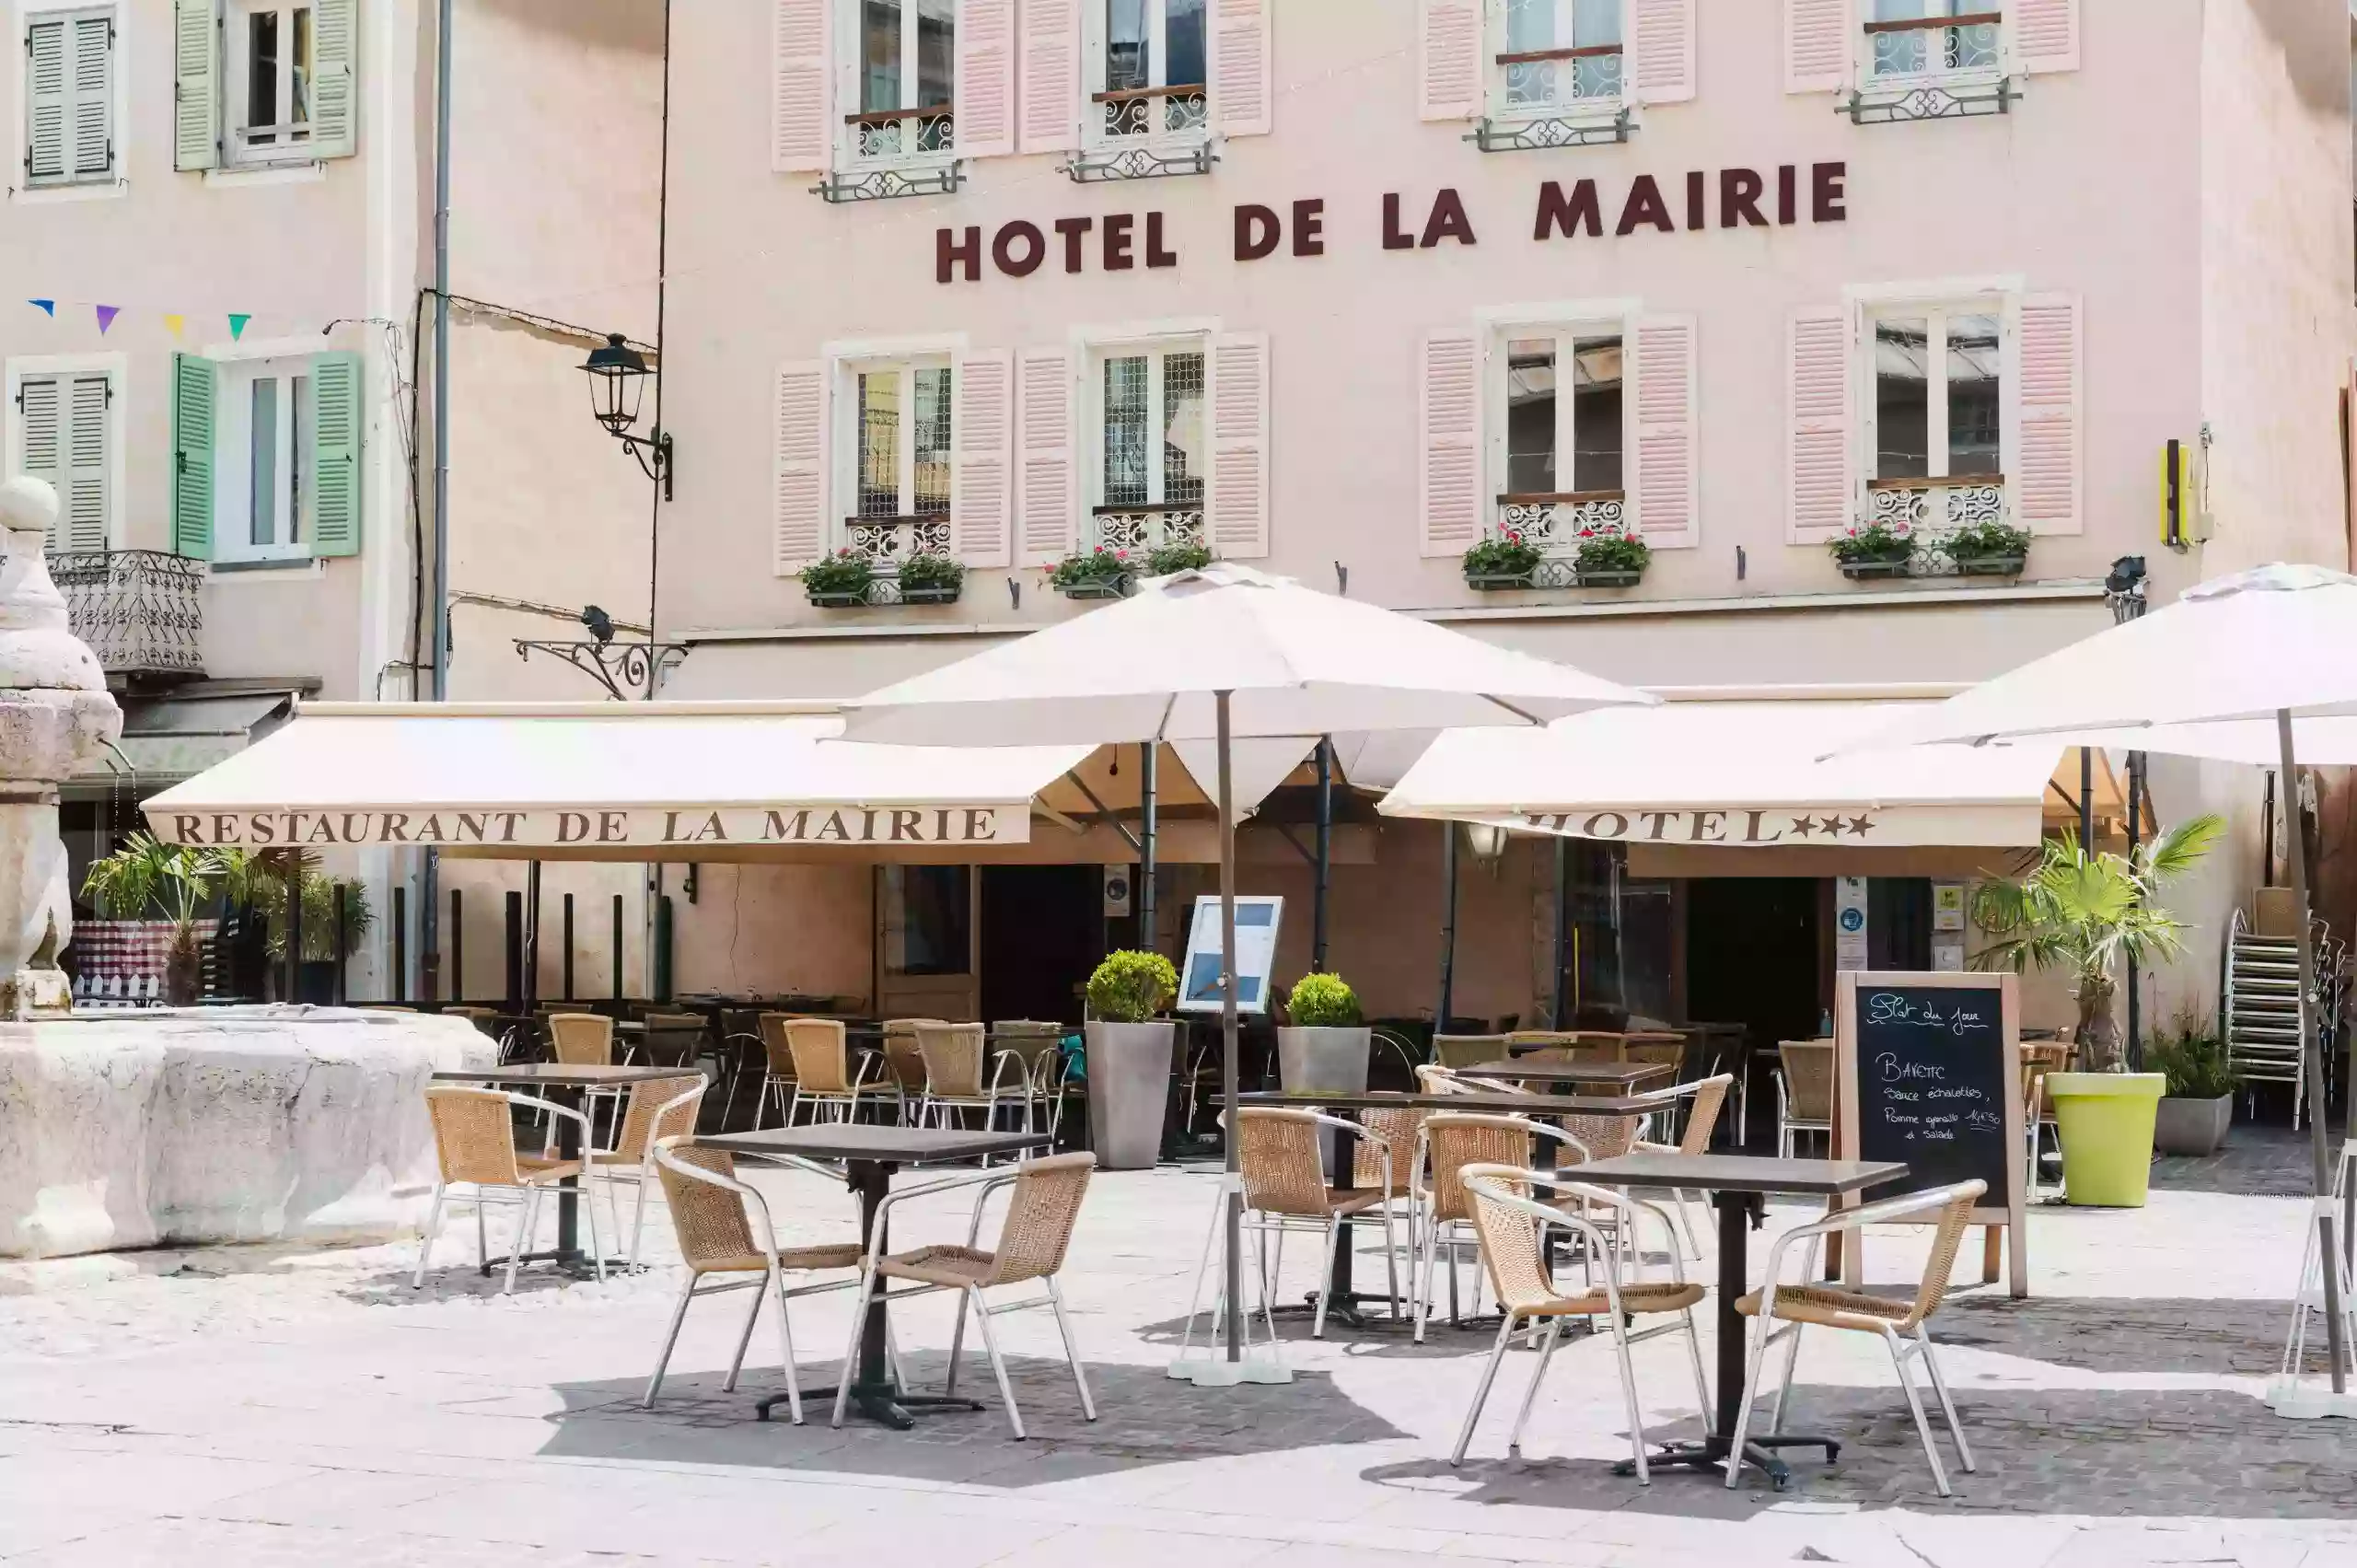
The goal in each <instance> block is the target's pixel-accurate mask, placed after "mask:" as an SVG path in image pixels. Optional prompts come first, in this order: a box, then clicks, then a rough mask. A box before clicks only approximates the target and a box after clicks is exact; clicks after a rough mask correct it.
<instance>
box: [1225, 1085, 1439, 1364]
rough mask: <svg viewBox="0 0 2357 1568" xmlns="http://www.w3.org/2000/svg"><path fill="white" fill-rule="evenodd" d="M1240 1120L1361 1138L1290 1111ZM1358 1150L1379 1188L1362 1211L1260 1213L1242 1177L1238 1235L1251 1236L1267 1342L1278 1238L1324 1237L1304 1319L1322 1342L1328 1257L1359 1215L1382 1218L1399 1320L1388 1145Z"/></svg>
mask: <svg viewBox="0 0 2357 1568" xmlns="http://www.w3.org/2000/svg"><path fill="white" fill-rule="evenodd" d="M1244 1115H1245V1116H1246V1117H1247V1118H1248V1119H1251V1120H1254V1121H1262V1122H1265V1123H1268V1124H1271V1125H1278V1126H1284V1125H1300V1126H1304V1127H1307V1128H1309V1129H1310V1130H1311V1131H1312V1132H1313V1134H1314V1132H1315V1131H1316V1129H1318V1128H1330V1129H1332V1130H1334V1131H1336V1132H1342V1133H1346V1134H1348V1135H1349V1136H1351V1137H1353V1138H1356V1137H1359V1136H1361V1134H1362V1132H1363V1130H1362V1129H1361V1128H1360V1126H1359V1124H1358V1123H1357V1122H1355V1121H1349V1120H1348V1119H1346V1118H1343V1117H1340V1116H1329V1115H1328V1114H1327V1113H1326V1112H1325V1111H1322V1110H1296V1109H1291V1108H1287V1109H1274V1108H1271V1107H1259V1108H1254V1109H1248V1110H1246V1111H1245V1112H1244ZM1222 1120H1223V1121H1225V1118H1223V1119H1222ZM1418 1135H1419V1137H1420V1138H1421V1136H1422V1129H1419V1130H1418ZM1362 1146H1363V1147H1364V1146H1372V1147H1373V1148H1374V1150H1375V1152H1376V1164H1377V1167H1378V1168H1379V1169H1380V1171H1381V1173H1382V1183H1383V1184H1382V1185H1381V1186H1380V1187H1378V1188H1376V1189H1374V1190H1373V1191H1370V1192H1369V1193H1368V1194H1367V1197H1368V1198H1369V1199H1371V1200H1374V1201H1372V1202H1368V1203H1367V1204H1365V1205H1364V1206H1363V1208H1361V1209H1358V1210H1344V1209H1338V1208H1334V1207H1332V1206H1331V1205H1330V1203H1329V1205H1328V1206H1327V1212H1326V1213H1325V1214H1322V1215H1320V1214H1293V1213H1291V1212H1289V1211H1286V1210H1282V1209H1264V1208H1260V1207H1258V1206H1256V1205H1255V1204H1254V1203H1253V1202H1252V1180H1251V1177H1250V1175H1249V1173H1247V1174H1246V1176H1245V1189H1244V1216H1243V1221H1242V1226H1243V1229H1245V1230H1246V1231H1248V1232H1250V1233H1251V1236H1252V1245H1253V1255H1254V1259H1255V1262H1256V1266H1257V1267H1258V1268H1259V1269H1260V1299H1261V1302H1262V1305H1263V1306H1264V1307H1267V1308H1268V1310H1269V1311H1270V1312H1271V1315H1272V1316H1271V1326H1270V1333H1271V1336H1272V1337H1273V1335H1274V1334H1275V1331H1276V1330H1275V1323H1274V1318H1273V1313H1274V1311H1275V1307H1274V1306H1273V1305H1272V1303H1273V1302H1274V1299H1275V1296H1276V1289H1277V1280H1278V1277H1279V1275H1280V1274H1281V1272H1283V1268H1284V1238H1285V1237H1286V1235H1287V1234H1288V1233H1289V1232H1291V1233H1300V1234H1305V1235H1310V1234H1317V1233H1320V1232H1322V1233H1323V1234H1324V1237H1325V1241H1324V1248H1323V1250H1322V1252H1321V1254H1320V1257H1319V1262H1318V1281H1319V1287H1318V1305H1317V1307H1316V1309H1315V1310H1314V1311H1312V1313H1311V1314H1310V1322H1309V1337H1310V1338H1311V1339H1313V1340H1322V1339H1324V1338H1325V1337H1326V1298H1327V1296H1328V1295H1330V1294H1332V1293H1331V1292H1329V1290H1327V1289H1326V1288H1325V1282H1326V1281H1329V1280H1330V1279H1332V1278H1333V1277H1334V1253H1335V1251H1336V1249H1338V1248H1339V1247H1340V1246H1341V1236H1342V1226H1343V1225H1344V1224H1345V1223H1347V1222H1348V1221H1350V1220H1352V1219H1354V1218H1356V1217H1358V1216H1359V1214H1363V1213H1369V1212H1372V1213H1379V1214H1381V1215H1382V1218H1383V1256H1384V1262H1385V1266H1386V1267H1387V1270H1388V1272H1389V1275H1390V1285H1391V1316H1392V1318H1393V1319H1394V1320H1395V1321H1396V1320H1397V1319H1398V1318H1399V1317H1400V1316H1401V1313H1400V1300H1401V1298H1400V1295H1399V1226H1398V1218H1397V1216H1396V1215H1395V1214H1393V1212H1392V1208H1391V1191H1392V1188H1393V1184H1394V1183H1393V1172H1392V1168H1391V1149H1390V1145H1389V1144H1386V1143H1384V1142H1382V1141H1380V1140H1373V1141H1371V1144H1362ZM1325 1157H1326V1155H1325V1150H1324V1149H1323V1148H1322V1147H1321V1148H1319V1149H1318V1191H1320V1192H1324V1191H1327V1187H1326V1180H1325ZM1353 1157H1355V1156H1353ZM1377 1194H1380V1197H1377V1196H1376V1195H1377ZM1409 1234H1410V1236H1411V1237H1412V1236H1413V1235H1414V1234H1415V1227H1414V1225H1413V1224H1412V1223H1411V1225H1410V1226H1409ZM1270 1237H1275V1238H1276V1246H1275V1247H1274V1248H1271V1247H1270V1245H1269V1238H1270ZM1414 1268H1415V1265H1414V1262H1413V1260H1411V1261H1410V1264H1409V1272H1410V1274H1411V1278H1412V1275H1413V1273H1414Z"/></svg>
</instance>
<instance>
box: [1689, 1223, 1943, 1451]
mask: <svg viewBox="0 0 2357 1568" xmlns="http://www.w3.org/2000/svg"><path fill="white" fill-rule="evenodd" d="M1988 1190H1989V1189H1988V1184H1987V1183H1985V1182H1981V1181H1963V1182H1958V1183H1956V1185H1954V1186H1952V1187H1933V1188H1929V1189H1927V1190H1925V1191H1921V1192H1910V1193H1909V1194H1907V1195H1906V1196H1905V1197H1903V1198H1887V1199H1885V1200H1883V1201H1882V1202H1879V1203H1868V1204H1866V1205H1865V1206H1864V1207H1863V1208H1856V1209H1845V1210H1842V1211H1840V1213H1837V1214H1831V1215H1829V1216H1828V1217H1826V1218H1824V1219H1821V1220H1817V1221H1815V1222H1813V1223H1812V1224H1808V1225H1795V1226H1794V1227H1793V1228H1792V1229H1791V1230H1788V1231H1786V1232H1785V1233H1784V1234H1783V1235H1782V1236H1780V1237H1777V1238H1776V1244H1775V1245H1774V1246H1772V1247H1771V1248H1770V1249H1768V1283H1767V1284H1766V1285H1765V1286H1763V1287H1762V1288H1761V1289H1759V1290H1756V1291H1753V1292H1752V1293H1751V1294H1750V1295H1746V1296H1744V1297H1743V1298H1742V1299H1741V1300H1739V1301H1737V1302H1736V1304H1735V1305H1736V1311H1738V1312H1740V1313H1742V1314H1743V1315H1744V1316H1746V1317H1747V1318H1751V1319H1752V1330H1751V1356H1750V1369H1749V1373H1748V1375H1747V1377H1746V1378H1745V1381H1744V1399H1743V1408H1742V1410H1741V1411H1739V1412H1738V1413H1737V1414H1736V1423H1735V1439H1734V1448H1733V1450H1732V1453H1733V1455H1734V1456H1736V1458H1730V1459H1729V1461H1728V1463H1727V1486H1728V1488H1729V1489H1730V1490H1732V1489H1733V1488H1734V1487H1735V1485H1736V1480H1737V1477H1738V1473H1739V1472H1740V1471H1741V1469H1742V1468H1743V1467H1742V1465H1741V1464H1740V1463H1739V1462H1738V1460H1739V1457H1740V1456H1741V1455H1742V1453H1743V1441H1744V1434H1745V1433H1746V1432H1747V1431H1748V1430H1749V1429H1750V1425H1751V1406H1752V1402H1753V1401H1754V1400H1757V1399H1758V1398H1759V1375H1760V1371H1761V1369H1762V1368H1763V1367H1764V1366H1765V1365H1767V1360H1768V1347H1769V1346H1770V1345H1771V1344H1773V1343H1774V1342H1776V1341H1778V1340H1780V1339H1782V1340H1787V1341H1788V1342H1789V1343H1788V1344H1787V1346H1786V1348H1785V1351H1784V1373H1783V1376H1782V1379H1781V1380H1780V1381H1779V1382H1778V1384H1777V1388H1776V1404H1775V1409H1774V1410H1773V1411H1771V1414H1770V1416H1769V1418H1768V1431H1769V1433H1770V1434H1771V1436H1772V1435H1773V1434H1777V1433H1779V1432H1782V1430H1783V1427H1784V1406H1785V1403H1786V1401H1787V1400H1789V1399H1790V1398H1791V1396H1792V1391H1793V1371H1794V1367H1795V1366H1796V1365H1798V1364H1799V1362H1800V1353H1801V1329H1802V1327H1803V1326H1804V1325H1815V1326H1817V1327H1819V1328H1826V1329H1847V1330H1852V1332H1855V1333H1863V1334H1875V1335H1878V1336H1879V1337H1880V1338H1881V1340H1882V1342H1883V1345H1884V1348H1886V1349H1887V1350H1888V1351H1889V1352H1890V1365H1891V1370H1892V1371H1894V1372H1895V1373H1897V1374H1898V1386H1899V1388H1902V1389H1904V1390H1905V1391H1906V1394H1907V1408H1908V1410H1909V1411H1911V1412H1912V1413H1913V1415H1914V1417H1915V1432H1916V1434H1917V1435H1918V1436H1920V1437H1922V1440H1923V1457H1924V1458H1926V1459H1929V1460H1930V1461H1931V1463H1932V1481H1933V1484H1934V1485H1935V1486H1937V1487H1938V1488H1939V1489H1940V1495H1941V1496H1943V1497H1945V1496H1947V1495H1948V1476H1947V1471H1946V1470H1945V1469H1944V1468H1943V1467H1942V1466H1941V1464H1940V1451H1939V1448H1938V1447H1937V1446H1936V1445H1934V1444H1933V1440H1932V1423H1930V1422H1929V1421H1928V1420H1926V1419H1925V1417H1924V1414H1923V1398H1922V1395H1921V1394H1919V1393H1917V1392H1916V1389H1915V1382H1914V1379H1913V1378H1911V1377H1910V1376H1908V1375H1907V1364H1908V1362H1909V1361H1910V1360H1911V1359H1913V1358H1915V1357H1917V1356H1921V1357H1922V1361H1923V1369H1924V1371H1925V1372H1927V1373H1929V1374H1930V1375H1931V1379H1932V1391H1933V1393H1934V1394H1936V1395H1938V1396H1939V1400H1940V1412H1941V1413H1942V1414H1943V1415H1945V1416H1946V1417H1947V1423H1948V1433H1949V1434H1950V1435H1951V1436H1953V1437H1954V1438H1955V1439H1956V1456H1957V1458H1960V1459H1962V1460H1963V1462H1964V1468H1965V1470H1966V1472H1967V1473H1970V1471H1971V1469H1972V1446H1971V1445H1970V1444H1968V1443H1967V1442H1966V1441H1965V1437H1964V1428H1963V1427H1962V1426H1961V1425H1959V1424H1958V1423H1957V1422H1956V1401H1955V1400H1951V1399H1949V1398H1948V1386H1947V1380H1946V1379H1945V1378H1944V1377H1942V1376H1940V1364H1939V1361H1938V1359H1937V1358H1936V1357H1935V1356H1934V1355H1933V1353H1932V1336H1931V1334H1930V1332H1929V1331H1928V1330H1927V1327H1926V1325H1927V1323H1928V1321H1929V1319H1930V1318H1931V1316H1932V1314H1933V1313H1934V1312H1936V1311H1938V1310H1939V1307H1940V1302H1941V1301H1942V1300H1943V1299H1944V1298H1945V1296H1946V1295H1947V1290H1948V1273H1949V1272H1950V1271H1951V1270H1952V1269H1953V1268H1954V1267H1955V1266H1956V1249H1957V1248H1958V1247H1959V1246H1960V1245H1961V1244H1962V1243H1963V1241H1964V1233H1965V1229H1966V1227H1967V1226H1968V1225H1971V1223H1972V1209H1973V1205H1974V1204H1976V1203H1978V1202H1980V1197H1981V1194H1983V1193H1984V1192H1986V1191H1988ZM1922 1214H1939V1216H1940V1223H1939V1229H1938V1230H1937V1231H1935V1232H1934V1233H1933V1237H1932V1256H1931V1259H1930V1260H1929V1261H1928V1262H1926V1263H1925V1264H1924V1267H1923V1280H1922V1284H1921V1285H1920V1286H1918V1287H1917V1289H1916V1292H1915V1295H1913V1296H1912V1297H1911V1298H1910V1297H1903V1296H1891V1295H1866V1294H1865V1293H1864V1292H1863V1291H1853V1290H1843V1289H1839V1288H1837V1287H1834V1286H1831V1285H1822V1284H1817V1283H1800V1284H1789V1285H1788V1284H1784V1283H1780V1282H1781V1281H1782V1278H1783V1260H1784V1254H1785V1253H1786V1252H1787V1251H1789V1250H1791V1249H1792V1246H1793V1243H1794V1242H1796V1241H1805V1242H1806V1243H1807V1247H1806V1249H1805V1253H1804V1262H1803V1265H1802V1270H1801V1277H1802V1279H1803V1281H1804V1282H1808V1281H1809V1280H1810V1279H1811V1277H1812V1276H1814V1275H1815V1274H1816V1272H1817V1269H1816V1260H1817V1249H1818V1246H1819V1245H1820V1244H1821V1243H1822V1241H1823V1240H1824V1238H1825V1237H1829V1236H1832V1235H1835V1234H1837V1233H1839V1232H1842V1231H1856V1230H1859V1229H1860V1228H1862V1227H1864V1226H1865V1225H1883V1224H1887V1223H1889V1222H1891V1221H1895V1220H1905V1219H1912V1218H1915V1217H1916V1216H1919V1215H1922ZM1780 1324H1781V1325H1782V1327H1778V1325H1780ZM1910 1334H1911V1335H1913V1338H1912V1339H1909V1338H1907V1337H1906V1336H1907V1335H1910Z"/></svg>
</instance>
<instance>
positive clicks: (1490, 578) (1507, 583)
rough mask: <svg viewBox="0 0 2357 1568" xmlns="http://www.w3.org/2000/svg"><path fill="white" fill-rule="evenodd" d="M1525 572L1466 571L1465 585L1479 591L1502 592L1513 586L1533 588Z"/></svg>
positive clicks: (1532, 583)
mask: <svg viewBox="0 0 2357 1568" xmlns="http://www.w3.org/2000/svg"><path fill="white" fill-rule="evenodd" d="M1465 586H1466V587H1469V588H1472V589H1475V590H1476V591H1478V592H1480V593H1504V592H1509V591H1511V590H1513V589H1515V588H1535V587H1538V584H1536V583H1534V582H1532V581H1531V580H1530V574H1529V573H1527V572H1468V573H1466V574H1465Z"/></svg>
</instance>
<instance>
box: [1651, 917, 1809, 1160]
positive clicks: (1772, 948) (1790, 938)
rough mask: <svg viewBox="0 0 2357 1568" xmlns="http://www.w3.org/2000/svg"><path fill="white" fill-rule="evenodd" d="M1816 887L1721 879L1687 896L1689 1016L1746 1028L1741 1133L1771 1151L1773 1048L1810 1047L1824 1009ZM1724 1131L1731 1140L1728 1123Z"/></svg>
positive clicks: (1772, 1126)
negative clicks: (1787, 1044) (1750, 1068)
mask: <svg viewBox="0 0 2357 1568" xmlns="http://www.w3.org/2000/svg"><path fill="white" fill-rule="evenodd" d="M1822 887H1823V884H1821V883H1820V882H1818V881H1817V879H1816V878H1814V877H1805V878H1804V877H1713V878H1709V879H1706V880H1699V881H1694V882H1689V883H1688V884H1687V888H1686V1008H1687V1014H1688V1016H1689V1017H1693V1018H1696V1019H1700V1020H1703V1021H1706V1022H1710V1023H1730V1024H1742V1025H1743V1026H1745V1028H1746V1030H1747V1036H1746V1038H1747V1043H1748V1046H1749V1056H1748V1059H1749V1060H1750V1061H1751V1062H1752V1063H1754V1064H1755V1066H1756V1069H1757V1070H1756V1071H1755V1072H1754V1073H1753V1074H1751V1075H1750V1077H1749V1079H1748V1080H1747V1082H1746V1084H1745V1086H1744V1087H1745V1091H1746V1092H1745V1098H1746V1099H1747V1101H1748V1102H1749V1105H1750V1114H1748V1115H1747V1117H1746V1118H1745V1121H1746V1122H1747V1132H1748V1133H1749V1134H1750V1138H1751V1141H1752V1142H1753V1143H1755V1144H1764V1146H1765V1147H1767V1148H1770V1149H1773V1148H1774V1146H1775V1138H1776V1109H1775V1100H1774V1093H1775V1091H1774V1089H1773V1087H1772V1086H1771V1085H1770V1083H1769V1078H1768V1073H1769V1069H1770V1067H1771V1066H1772V1065H1773V1063H1775V1060H1776V1042H1777V1041H1778V1040H1813V1039H1815V1038H1816V1037H1817V1020H1818V1018H1819V1016H1821V1015H1822V1013H1823V1010H1824V1007H1825V1004H1826V998H1825V997H1824V996H1823V995H1822V994H1821V993H1820V991H1819V969H1820V966H1821V965H1822V963H1823V957H1822V949H1821V947H1819V945H1818V941H1819V939H1818V931H1817V922H1818V918H1819V916H1818V900H1819V896H1820V892H1821V889H1822ZM1763 1097H1764V1098H1763ZM1763 1108H1764V1109H1763ZM1722 1125H1723V1126H1724V1127H1726V1129H1727V1132H1728V1134H1729V1135H1730V1136H1732V1134H1733V1131H1734V1127H1733V1123H1732V1122H1731V1121H1730V1122H1726V1123H1722Z"/></svg>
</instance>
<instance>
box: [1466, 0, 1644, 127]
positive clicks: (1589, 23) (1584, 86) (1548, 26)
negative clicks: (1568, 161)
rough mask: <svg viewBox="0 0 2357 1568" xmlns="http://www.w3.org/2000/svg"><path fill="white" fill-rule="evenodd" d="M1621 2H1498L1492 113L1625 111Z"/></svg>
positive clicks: (1569, 0) (1543, 113) (1542, 113)
mask: <svg viewBox="0 0 2357 1568" xmlns="http://www.w3.org/2000/svg"><path fill="white" fill-rule="evenodd" d="M1622 3H1623V0H1497V4H1498V10H1497V18H1498V20H1497V28H1496V32H1497V47H1496V49H1495V51H1494V64H1495V67H1496V69H1495V74H1494V75H1493V78H1492V110H1493V112H1496V113H1498V114H1502V115H1560V114H1563V113H1566V112H1577V111H1579V110H1587V109H1600V110H1618V109H1619V108H1620V100H1621V87H1622V62H1623V56H1622V53H1621V50H1620V32H1621V6H1622Z"/></svg>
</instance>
